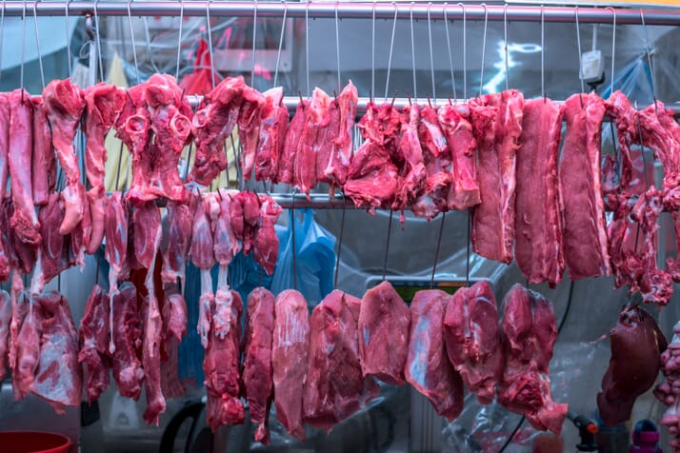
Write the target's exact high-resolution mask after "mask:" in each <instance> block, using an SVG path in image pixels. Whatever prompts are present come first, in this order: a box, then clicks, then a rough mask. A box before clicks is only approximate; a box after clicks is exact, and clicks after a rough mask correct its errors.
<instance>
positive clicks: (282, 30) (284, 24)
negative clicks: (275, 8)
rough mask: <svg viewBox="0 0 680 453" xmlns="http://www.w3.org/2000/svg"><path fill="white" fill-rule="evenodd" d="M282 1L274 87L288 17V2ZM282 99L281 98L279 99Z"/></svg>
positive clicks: (276, 80)
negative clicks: (281, 18)
mask: <svg viewBox="0 0 680 453" xmlns="http://www.w3.org/2000/svg"><path fill="white" fill-rule="evenodd" d="M282 1H283V20H282V22H281V37H280V38H279V50H278V52H277V53H276V66H275V69H274V85H273V86H276V85H277V83H278V80H279V63H280V61H281V49H282V48H283V37H284V36H285V33H286V16H287V15H288V2H287V1H286V0H282ZM281 99H283V98H281Z"/></svg>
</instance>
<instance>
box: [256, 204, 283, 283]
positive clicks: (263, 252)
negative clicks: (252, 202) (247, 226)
mask: <svg viewBox="0 0 680 453" xmlns="http://www.w3.org/2000/svg"><path fill="white" fill-rule="evenodd" d="M258 197H259V200H260V220H259V227H258V229H257V232H256V233H255V243H254V245H253V256H254V258H255V262H256V263H258V264H259V265H260V266H262V267H263V268H264V270H265V272H266V273H267V274H268V275H273V274H274V268H275V267H276V261H277V260H278V258H279V238H278V236H276V229H275V228H274V226H275V225H276V222H277V221H278V220H279V216H280V215H281V213H282V212H283V209H281V206H279V204H278V203H277V202H276V201H274V200H273V199H272V198H271V197H270V196H269V195H258Z"/></svg>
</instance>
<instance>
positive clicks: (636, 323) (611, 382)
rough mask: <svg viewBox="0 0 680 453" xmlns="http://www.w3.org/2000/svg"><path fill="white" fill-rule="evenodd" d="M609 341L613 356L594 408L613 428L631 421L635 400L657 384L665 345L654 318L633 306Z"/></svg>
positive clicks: (624, 309)
mask: <svg viewBox="0 0 680 453" xmlns="http://www.w3.org/2000/svg"><path fill="white" fill-rule="evenodd" d="M609 339H610V341H611V352H612V355H611V358H610V359H609V367H608V368H607V371H606V372H605V374H604V376H603V378H602V391H601V392H600V393H598V394H597V408H598V410H599V414H600V417H601V418H602V421H603V422H604V423H605V425H607V426H616V425H618V424H619V423H624V422H626V421H627V420H628V419H629V418H630V415H631V412H632V411H633V405H634V404H635V400H636V399H637V398H638V397H639V396H640V395H642V394H644V393H645V392H646V391H647V390H649V389H650V388H651V387H652V385H654V383H655V382H656V378H657V377H658V375H659V369H660V368H661V353H663V352H664V351H665V350H666V347H667V346H668V342H667V341H666V337H664V335H663V333H662V332H661V330H660V329H659V326H658V325H657V324H656V321H654V318H652V317H651V316H650V315H649V314H648V313H647V312H646V311H645V310H643V309H642V308H640V307H638V306H635V305H627V306H625V307H623V310H621V313H620V314H619V320H618V322H617V324H616V326H614V328H613V329H612V330H611V331H609Z"/></svg>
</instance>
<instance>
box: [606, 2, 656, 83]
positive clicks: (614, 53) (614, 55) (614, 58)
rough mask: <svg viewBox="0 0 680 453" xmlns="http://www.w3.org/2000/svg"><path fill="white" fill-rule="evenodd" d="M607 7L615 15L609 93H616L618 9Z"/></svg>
mask: <svg viewBox="0 0 680 453" xmlns="http://www.w3.org/2000/svg"><path fill="white" fill-rule="evenodd" d="M605 9H610V10H611V11H612V16H613V29H612V72H611V75H610V76H609V78H610V80H609V95H610V96H611V95H612V94H614V64H615V63H616V10H615V9H614V8H612V7H611V6H608V7H606V8H605ZM650 69H651V68H650Z"/></svg>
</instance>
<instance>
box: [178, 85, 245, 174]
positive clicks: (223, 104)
mask: <svg viewBox="0 0 680 453" xmlns="http://www.w3.org/2000/svg"><path fill="white" fill-rule="evenodd" d="M245 88H246V85H245V82H244V80H243V77H241V76H239V77H233V78H232V77H227V78H226V79H224V80H222V82H220V83H219V85H217V86H216V87H215V88H213V90H212V91H211V92H210V93H209V94H207V95H206V96H205V97H204V98H203V100H202V101H201V104H200V106H199V108H198V111H197V112H196V114H195V115H194V118H193V127H192V133H193V135H194V139H195V142H196V159H195V160H194V167H193V168H192V170H191V174H190V175H189V180H190V181H196V182H197V183H198V184H201V185H204V186H207V185H208V184H210V182H211V181H212V180H213V179H215V177H217V176H218V175H219V174H220V173H221V172H223V171H224V170H225V169H226V168H227V155H226V154H225V153H224V144H225V140H226V139H227V137H229V136H230V135H231V133H232V132H233V131H234V127H236V123H237V121H238V117H239V107H240V106H241V100H242V97H241V95H242V93H243V90H244V89H245Z"/></svg>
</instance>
